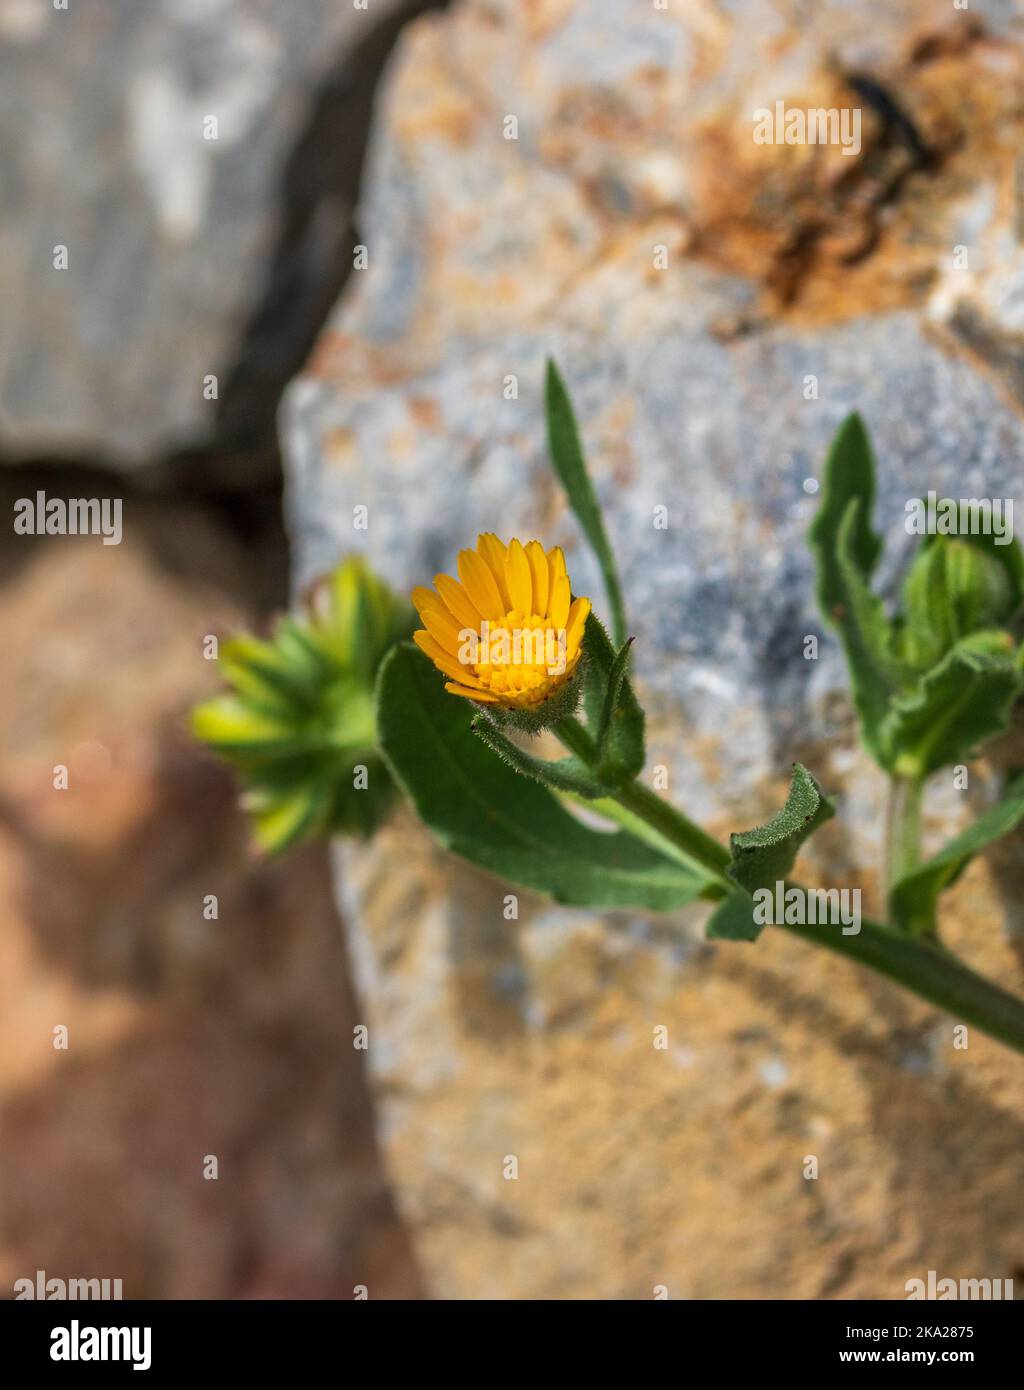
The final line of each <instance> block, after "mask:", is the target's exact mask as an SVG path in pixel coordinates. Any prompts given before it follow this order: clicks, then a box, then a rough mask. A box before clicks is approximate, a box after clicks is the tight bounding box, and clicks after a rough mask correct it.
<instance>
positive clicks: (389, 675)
mask: <svg viewBox="0 0 1024 1390" xmlns="http://www.w3.org/2000/svg"><path fill="white" fill-rule="evenodd" d="M472 718H473V715H472V712H471V711H470V710H467V709H466V708H465V706H464V705H463V704H462V702H461V701H459V700H453V699H452V698H451V696H450V695H447V694H446V693H445V691H444V687H443V682H442V681H441V680H440V679H439V677H438V674H437V672H436V671H435V670H434V668H433V666H432V665H431V663H430V661H429V660H428V659H427V658H426V657H425V656H424V655H423V654H422V653H421V652H420V651H418V650H417V648H415V647H412V646H409V645H406V644H402V645H400V646H397V647H395V649H394V650H393V651H392V652H391V654H390V655H389V656H388V657H387V659H386V660H385V662H384V664H383V665H382V667H381V671H380V674H379V677H378V685H377V719H378V728H379V733H380V739H381V747H382V748H383V751H384V756H385V757H386V758H387V761H388V764H389V766H390V768H391V770H392V772H393V774H394V776H395V778H396V780H397V781H398V782H399V784H400V785H401V786H403V787H404V788H405V790H406V792H407V793H408V795H409V797H410V799H411V800H412V802H413V805H414V806H415V808H416V810H417V812H418V813H419V815H420V817H421V819H422V820H423V821H424V822H425V823H426V825H427V826H428V827H429V829H430V830H431V832H432V833H433V834H434V836H435V838H436V839H437V840H438V841H439V842H440V843H441V844H442V845H444V846H445V847H446V848H447V849H450V850H452V851H453V852H454V853H455V854H459V855H461V856H462V857H463V858H465V859H468V860H470V861H471V862H472V863H474V864H478V865H480V866H481V868H484V869H488V870H489V871H490V872H491V873H494V874H496V875H498V876H499V877H501V878H505V879H507V880H510V881H511V882H513V883H518V884H522V885H524V886H525V887H527V888H534V889H537V890H538V891H540V892H542V893H547V894H549V895H550V896H551V897H552V898H554V899H555V900H556V901H557V902H562V903H570V904H574V905H577V906H586V907H636V908H646V909H650V910H654V911H669V910H671V909H673V908H676V907H679V906H681V905H682V904H683V903H686V902H690V901H692V900H693V899H694V898H697V897H700V896H701V895H702V893H703V892H704V891H705V888H706V882H705V880H704V879H702V878H701V877H700V876H699V875H698V874H696V873H694V872H691V871H689V870H687V869H686V868H684V866H683V865H681V864H680V863H679V862H678V861H677V860H673V859H669V858H667V857H666V856H664V855H661V854H658V853H657V852H656V851H655V850H654V849H652V848H650V847H649V846H648V845H645V844H643V843H641V842H640V841H639V840H636V839H634V838H633V837H632V836H631V835H628V834H626V833H624V832H622V831H616V832H615V833H613V834H602V833H600V832H599V831H596V830H590V829H588V827H586V826H584V825H582V824H581V823H580V822H579V821H577V820H576V819H574V817H573V816H571V815H570V814H569V812H568V811H567V810H566V809H565V808H564V806H562V805H561V803H560V802H559V801H558V800H557V799H556V798H555V797H554V796H553V795H552V793H551V792H549V791H548V790H547V788H545V787H542V786H540V785H539V784H538V783H536V782H533V781H529V780H527V779H526V778H525V777H522V776H520V775H519V773H517V772H515V771H513V769H512V768H511V767H509V766H507V765H506V764H505V763H503V762H502V761H501V759H500V758H498V757H496V756H495V754H494V753H493V752H491V750H490V749H489V748H487V747H486V746H485V744H484V743H482V742H481V740H480V739H478V738H477V737H476V736H475V735H474V734H473V732H472V730H471V728H470V722H471V719H472Z"/></svg>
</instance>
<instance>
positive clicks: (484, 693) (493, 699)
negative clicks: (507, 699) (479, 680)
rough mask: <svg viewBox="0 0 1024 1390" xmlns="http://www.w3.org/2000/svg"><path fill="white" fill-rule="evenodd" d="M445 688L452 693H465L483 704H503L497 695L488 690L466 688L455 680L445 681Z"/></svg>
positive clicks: (468, 697)
mask: <svg viewBox="0 0 1024 1390" xmlns="http://www.w3.org/2000/svg"><path fill="white" fill-rule="evenodd" d="M444 688H445V690H447V691H448V693H449V694H450V695H465V697H466V699H467V700H476V701H478V702H479V703H480V704H482V705H500V704H501V701H500V700H499V699H498V697H497V695H492V694H491V693H490V691H488V690H466V689H465V688H464V687H463V686H461V685H456V684H455V682H454V681H445V685H444Z"/></svg>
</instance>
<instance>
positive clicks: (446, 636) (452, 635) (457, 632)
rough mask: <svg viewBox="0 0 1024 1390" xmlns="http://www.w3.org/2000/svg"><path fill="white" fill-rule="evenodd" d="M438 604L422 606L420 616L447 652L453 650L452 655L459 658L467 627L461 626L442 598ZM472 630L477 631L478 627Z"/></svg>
mask: <svg viewBox="0 0 1024 1390" xmlns="http://www.w3.org/2000/svg"><path fill="white" fill-rule="evenodd" d="M437 604H438V606H437V608H433V607H431V608H421V609H420V618H421V619H422V621H423V626H424V627H425V628H426V629H427V631H428V632H429V633H430V635H431V637H433V638H434V640H435V641H436V642H437V643H438V644H439V645H440V646H442V647H444V649H445V651H446V652H451V654H452V656H454V657H456V658H457V657H458V655H459V648H460V647H461V646H462V642H463V639H462V636H461V634H462V633H463V632H465V631H466V629H465V628H460V627H459V624H458V623H457V622H456V621H455V619H454V618H453V617H452V616H451V614H450V613H449V612H448V610H447V608H445V606H444V604H443V603H441V601H440V599H438V600H437ZM472 631H473V632H475V631H476V628H473V629H472Z"/></svg>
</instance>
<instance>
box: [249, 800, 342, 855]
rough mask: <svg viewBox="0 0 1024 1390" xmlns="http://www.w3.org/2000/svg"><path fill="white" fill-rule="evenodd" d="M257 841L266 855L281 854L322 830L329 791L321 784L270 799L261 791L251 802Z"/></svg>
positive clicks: (328, 801) (327, 806)
mask: <svg viewBox="0 0 1024 1390" xmlns="http://www.w3.org/2000/svg"><path fill="white" fill-rule="evenodd" d="M247 804H248V807H249V809H250V811H251V812H252V815H253V826H254V830H255V835H256V841H257V843H258V844H259V846H260V848H261V849H262V850H265V851H266V853H267V854H280V853H281V852H282V851H283V850H286V849H289V848H290V847H291V846H292V845H294V844H297V843H298V841H299V840H302V839H304V838H305V837H306V836H307V835H313V834H316V833H317V831H318V830H319V829H321V828H322V826H323V823H324V819H325V817H326V815H327V812H328V808H329V804H330V789H329V788H328V787H327V786H326V785H325V784H324V783H322V782H318V783H313V784H306V785H304V786H298V787H296V788H294V790H292V791H291V792H290V793H289V794H288V795H286V796H280V795H275V796H273V797H270V796H267V795H265V794H264V793H262V792H261V791H259V790H256V791H253V792H252V793H251V794H250V796H249V798H248V802H247Z"/></svg>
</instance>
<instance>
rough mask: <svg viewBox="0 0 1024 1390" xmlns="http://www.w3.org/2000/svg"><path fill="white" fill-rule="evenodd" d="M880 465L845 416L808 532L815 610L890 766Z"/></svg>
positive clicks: (890, 657) (891, 668)
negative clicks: (878, 591)
mask: <svg viewBox="0 0 1024 1390" xmlns="http://www.w3.org/2000/svg"><path fill="white" fill-rule="evenodd" d="M874 501H875V461H874V456H873V454H872V451H871V443H870V440H869V439H868V435H867V431H866V430H865V428H864V424H863V421H862V420H861V418H860V416H859V415H857V414H856V413H855V414H853V415H849V416H847V418H846V420H844V421H843V423H842V425H841V426H840V427H839V431H838V433H837V434H836V436H835V439H834V440H833V441H832V446H831V448H830V450H829V454H828V458H827V459H826V461H825V478H824V486H823V488H822V495H821V502H820V503H819V506H818V511H817V513H816V515H815V518H814V521H813V522H812V523H811V527H810V530H809V531H808V536H807V538H808V542H809V544H810V547H811V550H812V552H813V554H814V561H815V569H816V572H817V595H818V604H819V607H820V608H821V613H822V616H823V618H824V619H825V621H826V622H827V623H828V624H829V625H830V626H831V627H834V628H835V629H836V631H837V632H838V634H839V639H840V641H841V642H842V644H843V651H844V653H845V655H846V664H847V667H848V668H849V672H850V685H851V689H852V693H853V703H854V707H855V708H856V710H857V717H858V719H859V721H860V728H861V737H862V738H863V740H864V745H865V747H866V748H867V750H868V752H869V753H870V754H871V756H872V757H873V758H874V759H875V761H876V762H878V763H879V764H880V765H881V766H882V767H888V762H887V753H886V749H885V746H884V742H883V739H882V732H881V730H882V723H883V721H884V719H885V716H886V713H887V712H888V708H889V702H890V700H891V699H892V696H893V695H894V693H895V692H896V690H897V689H898V688H899V684H900V680H901V676H902V672H901V670H900V668H899V666H898V665H897V663H896V661H895V658H894V651H895V641H896V634H895V629H894V627H893V625H892V624H891V623H890V621H889V619H888V618H887V616H886V613H885V608H884V607H883V605H882V602H881V600H880V599H879V598H878V597H877V595H875V594H874V593H873V592H872V589H871V574H872V571H873V570H874V568H875V565H876V564H877V563H878V557H879V555H880V554H881V549H882V542H881V539H880V538H879V537H878V536H877V535H876V534H875V533H874V531H873V530H872V529H871V511H872V508H873V506H874Z"/></svg>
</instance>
